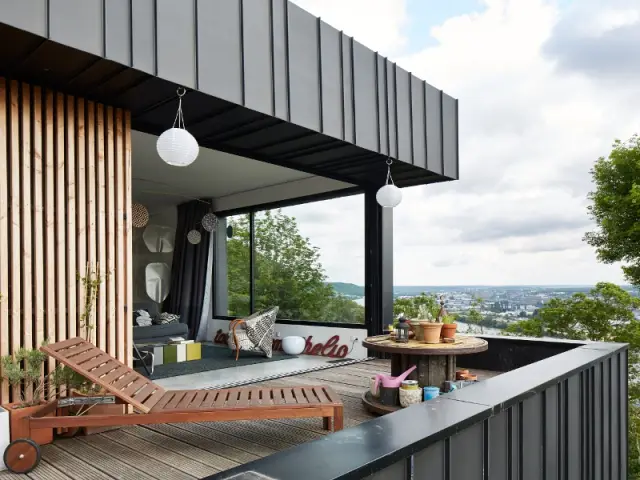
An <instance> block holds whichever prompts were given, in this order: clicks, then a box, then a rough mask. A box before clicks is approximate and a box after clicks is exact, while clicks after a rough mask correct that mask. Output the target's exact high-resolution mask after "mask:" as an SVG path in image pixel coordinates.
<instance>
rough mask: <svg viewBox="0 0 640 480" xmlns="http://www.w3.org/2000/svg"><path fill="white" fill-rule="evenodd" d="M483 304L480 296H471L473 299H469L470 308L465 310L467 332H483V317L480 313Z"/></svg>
mask: <svg viewBox="0 0 640 480" xmlns="http://www.w3.org/2000/svg"><path fill="white" fill-rule="evenodd" d="M483 306H484V300H482V298H480V297H473V300H472V301H471V308H470V309H469V311H468V312H467V317H466V321H467V323H468V327H467V332H468V333H484V326H483V321H484V317H483V316H482V313H481V311H482V307H483Z"/></svg>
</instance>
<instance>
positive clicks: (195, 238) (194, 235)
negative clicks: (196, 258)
mask: <svg viewBox="0 0 640 480" xmlns="http://www.w3.org/2000/svg"><path fill="white" fill-rule="evenodd" d="M187 240H188V241H189V243H192V244H193V245H198V244H199V243H200V241H201V240H202V235H200V232H199V231H197V230H191V231H190V232H189V233H187Z"/></svg>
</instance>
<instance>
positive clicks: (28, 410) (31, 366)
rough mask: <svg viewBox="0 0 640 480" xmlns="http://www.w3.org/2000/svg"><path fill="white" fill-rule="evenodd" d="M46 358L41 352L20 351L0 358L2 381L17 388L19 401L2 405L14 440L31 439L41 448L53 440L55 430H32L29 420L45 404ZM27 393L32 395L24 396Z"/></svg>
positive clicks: (23, 349) (24, 349) (15, 389)
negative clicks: (43, 366)
mask: <svg viewBox="0 0 640 480" xmlns="http://www.w3.org/2000/svg"><path fill="white" fill-rule="evenodd" d="M46 359H47V355H46V354H45V353H43V352H41V351H40V350H38V349H35V350H31V349H26V348H20V349H19V350H18V351H16V352H15V354H14V355H5V356H4V357H2V359H1V364H2V379H3V380H4V381H6V382H8V383H9V385H11V386H12V387H14V391H15V392H17V394H18V398H17V399H16V401H14V402H12V403H7V404H4V405H2V408H4V409H5V410H6V411H7V412H8V413H9V426H10V430H11V440H12V441H13V440H16V439H18V438H31V439H32V440H33V441H34V442H36V443H38V444H40V445H46V444H47V443H51V442H52V441H53V429H52V428H39V429H37V430H31V428H30V427H29V421H28V418H29V417H31V416H33V415H34V414H36V413H37V412H38V411H39V410H40V409H42V408H43V406H44V405H46V402H45V401H44V399H43V394H44V389H45V377H44V374H43V371H42V365H43V364H44V361H45V360H46ZM25 391H30V392H33V393H32V394H31V395H29V396H25Z"/></svg>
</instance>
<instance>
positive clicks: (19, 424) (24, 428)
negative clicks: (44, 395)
mask: <svg viewBox="0 0 640 480" xmlns="http://www.w3.org/2000/svg"><path fill="white" fill-rule="evenodd" d="M20 405H21V404H20V403H7V404H4V405H2V408H4V409H5V410H6V411H7V412H9V428H10V430H11V441H14V440H17V439H19V438H30V439H31V440H33V441H34V442H36V443H37V444H38V445H46V444H48V443H51V442H53V428H39V429H37V430H32V429H31V428H30V427H29V420H28V418H29V417H31V416H33V415H35V414H36V413H37V412H38V410H40V409H41V408H42V407H44V406H45V405H47V403H46V402H42V403H41V404H40V405H34V406H32V407H20ZM45 416H46V417H51V416H53V412H52V413H49V414H48V415H45Z"/></svg>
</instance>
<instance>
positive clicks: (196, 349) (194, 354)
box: [186, 343, 202, 361]
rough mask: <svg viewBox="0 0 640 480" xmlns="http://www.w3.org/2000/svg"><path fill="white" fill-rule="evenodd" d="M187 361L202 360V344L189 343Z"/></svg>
mask: <svg viewBox="0 0 640 480" xmlns="http://www.w3.org/2000/svg"><path fill="white" fill-rule="evenodd" d="M186 347H187V361H189V360H200V359H201V358H202V344H200V343H187V345H186Z"/></svg>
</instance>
